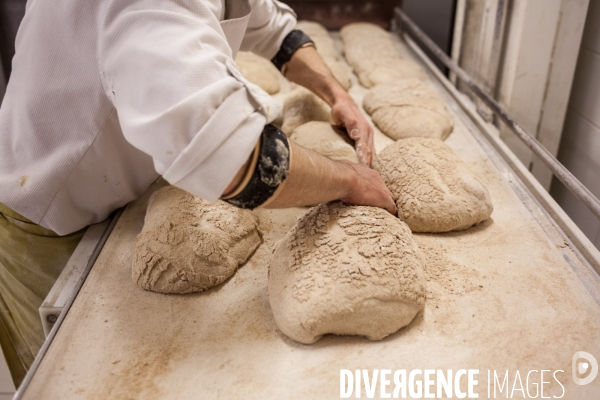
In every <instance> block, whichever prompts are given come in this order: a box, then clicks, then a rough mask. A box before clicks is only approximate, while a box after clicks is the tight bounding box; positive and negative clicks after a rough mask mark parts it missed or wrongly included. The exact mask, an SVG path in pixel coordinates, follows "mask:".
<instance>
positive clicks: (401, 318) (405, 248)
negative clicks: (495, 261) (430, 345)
mask: <svg viewBox="0 0 600 400" xmlns="http://www.w3.org/2000/svg"><path fill="white" fill-rule="evenodd" d="M422 263H423V256H422V254H421V252H420V250H419V248H418V247H417V244H416V243H415V241H414V240H413V238H412V235H411V232H410V230H409V229H408V227H407V226H406V224H404V223H403V222H402V221H400V220H398V219H397V218H395V217H394V216H392V215H391V214H389V213H388V212H387V211H385V210H383V209H380V208H375V207H363V206H345V205H344V204H343V203H341V202H334V203H329V204H321V205H319V206H317V207H314V208H312V209H311V210H309V211H308V213H307V214H306V215H304V216H303V217H301V218H299V219H298V221H297V222H296V224H295V225H294V226H293V228H292V229H291V230H290V231H289V232H288V233H287V234H286V235H285V237H284V238H283V239H282V240H281V241H279V242H278V243H277V245H276V246H275V249H274V252H273V258H272V261H271V265H270V269H269V283H268V290H269V302H270V304H271V309H272V311H273V315H274V317H275V322H276V324H277V326H278V327H279V329H280V330H281V331H282V332H283V333H284V334H286V335H287V336H289V337H290V338H292V339H293V340H296V341H298V342H300V343H305V344H310V343H314V342H316V341H317V340H319V339H320V338H321V336H322V335H324V334H328V333H332V334H337V335H361V336H366V337H367V338H369V339H371V340H380V339H383V338H384V337H386V336H388V335H389V334H391V333H393V332H396V331H397V330H398V329H400V328H402V327H404V326H406V325H408V324H409V323H410V322H411V321H412V320H413V318H414V317H415V315H416V314H417V313H418V312H419V310H421V309H422V308H423V305H424V302H425V275H424V270H423V265H422Z"/></svg>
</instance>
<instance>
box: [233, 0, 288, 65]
mask: <svg viewBox="0 0 600 400" xmlns="http://www.w3.org/2000/svg"><path fill="white" fill-rule="evenodd" d="M250 6H251V7H252V14H251V15H250V21H249V22H248V28H247V29H246V35H244V40H243V41H242V46H241V50H243V51H252V52H254V53H256V54H258V55H261V56H263V57H265V58H266V59H268V60H270V59H271V58H273V57H274V56H275V54H277V52H278V51H279V47H281V43H283V39H285V37H286V36H287V34H288V33H290V32H291V31H292V30H294V28H295V27H296V14H295V13H294V11H293V10H292V9H291V8H290V7H289V6H288V5H286V4H283V3H281V2H279V1H277V0H250Z"/></svg>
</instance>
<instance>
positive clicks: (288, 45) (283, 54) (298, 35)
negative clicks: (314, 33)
mask: <svg viewBox="0 0 600 400" xmlns="http://www.w3.org/2000/svg"><path fill="white" fill-rule="evenodd" d="M306 43H313V44H314V42H313V41H312V39H311V38H310V37H309V36H308V35H307V34H306V33H304V32H302V31H301V30H298V29H295V30H293V31H291V32H290V33H288V34H287V36H286V37H285V39H283V43H281V47H280V48H279V51H278V52H277V54H275V57H273V58H272V59H271V62H272V63H273V64H275V66H276V67H277V69H278V70H280V71H281V68H283V66H284V65H285V64H286V63H287V62H288V61H290V59H291V58H292V55H293V54H294V53H295V52H296V50H298V49H299V48H300V47H302V46H303V45H305V44H306Z"/></svg>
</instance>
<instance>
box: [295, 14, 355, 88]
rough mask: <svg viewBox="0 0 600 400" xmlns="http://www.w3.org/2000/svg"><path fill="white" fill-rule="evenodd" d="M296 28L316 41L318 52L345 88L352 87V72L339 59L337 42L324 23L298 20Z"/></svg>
mask: <svg viewBox="0 0 600 400" xmlns="http://www.w3.org/2000/svg"><path fill="white" fill-rule="evenodd" d="M296 29H300V30H302V31H303V32H304V33H306V34H307V35H308V36H310V38H311V39H312V40H313V42H314V43H315V47H316V49H317V53H319V55H320V56H321V57H322V58H323V61H325V64H327V66H328V67H329V69H330V70H331V73H332V74H333V76H334V77H335V79H337V81H338V82H339V83H340V85H342V87H343V88H344V89H345V90H348V89H350V87H351V86H352V77H351V73H350V71H349V70H348V68H346V67H345V66H344V64H342V63H341V62H340V61H339V60H340V54H339V53H338V51H337V49H336V48H335V42H334V41H333V39H332V38H331V36H329V32H328V31H327V29H326V28H325V27H324V26H323V25H321V24H319V23H317V22H312V21H298V24H297V25H296Z"/></svg>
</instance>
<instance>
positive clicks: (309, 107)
mask: <svg viewBox="0 0 600 400" xmlns="http://www.w3.org/2000/svg"><path fill="white" fill-rule="evenodd" d="M311 121H324V122H328V123H333V120H332V118H331V108H330V107H329V106H328V105H327V103H325V102H324V101H323V100H321V99H320V98H319V97H318V96H317V95H316V94H314V93H313V92H311V91H310V90H308V89H305V88H304V87H302V86H300V85H296V86H295V88H294V89H293V90H292V91H291V92H290V93H288V94H287V95H286V97H285V99H284V102H283V123H282V125H281V130H282V131H283V132H285V134H286V135H288V136H290V135H291V134H292V133H293V132H294V130H295V129H296V128H297V127H299V126H300V125H304V124H305V123H307V122H311Z"/></svg>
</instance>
